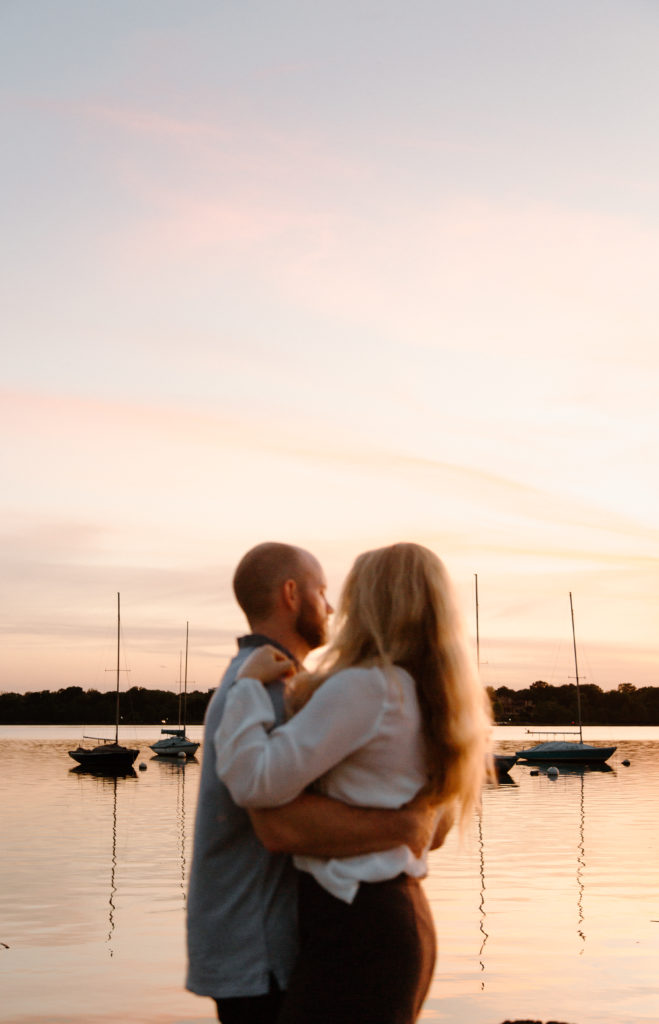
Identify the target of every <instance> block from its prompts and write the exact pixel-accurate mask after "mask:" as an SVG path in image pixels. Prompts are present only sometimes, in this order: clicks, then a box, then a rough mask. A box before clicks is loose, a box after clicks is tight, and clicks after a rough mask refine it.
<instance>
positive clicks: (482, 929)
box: [478, 811, 490, 992]
mask: <svg viewBox="0 0 659 1024" xmlns="http://www.w3.org/2000/svg"><path fill="white" fill-rule="evenodd" d="M478 851H479V859H480V877H481V892H480V903H479V905H478V912H479V915H480V918H479V922H478V930H479V931H480V933H481V935H482V937H483V939H482V942H481V948H480V949H479V951H478V957H479V963H480V968H481V972H482V973H485V946H486V944H487V940H488V939H489V937H490V936H489V933H488V932H487V931H486V929H485V919H486V917H487V914H486V912H485V888H486V886H485V843H484V841H483V813H482V811H481V812H480V813H479V815H478ZM484 989H485V978H481V992H482V991H484Z"/></svg>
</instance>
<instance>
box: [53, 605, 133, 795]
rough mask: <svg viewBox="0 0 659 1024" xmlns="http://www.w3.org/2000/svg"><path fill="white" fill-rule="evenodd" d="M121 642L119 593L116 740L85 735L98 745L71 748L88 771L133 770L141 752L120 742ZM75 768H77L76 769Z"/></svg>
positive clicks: (116, 771) (71, 752)
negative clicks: (97, 742) (96, 741)
mask: <svg viewBox="0 0 659 1024" xmlns="http://www.w3.org/2000/svg"><path fill="white" fill-rule="evenodd" d="M120 644H121V598H120V595H119V594H117V701H116V706H115V707H116V710H115V723H114V740H105V739H102V738H101V737H98V736H83V740H85V739H87V740H94V739H95V740H98V741H99V746H97V747H77V749H76V750H69V757H72V758H73V760H74V761H77V762H78V764H79V765H80V766H81V767H82V768H84V769H85V770H86V771H94V772H106V773H108V774H113V773H115V774H118V775H120V774H121V773H122V772H129V771H131V770H132V766H133V762H134V761H135V759H136V758H137V755H138V754H139V749H138V750H135V748H134V747H123V746H121V744H120V743H119V672H120V668H119V659H120V653H121V651H120ZM74 770H75V769H74Z"/></svg>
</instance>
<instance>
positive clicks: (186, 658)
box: [183, 622, 190, 731]
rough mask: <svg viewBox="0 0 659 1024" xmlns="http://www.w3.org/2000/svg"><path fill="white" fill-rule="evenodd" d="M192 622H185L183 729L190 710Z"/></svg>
mask: <svg viewBox="0 0 659 1024" xmlns="http://www.w3.org/2000/svg"><path fill="white" fill-rule="evenodd" d="M189 626H190V623H189V622H186V624H185V674H184V676H183V680H184V682H183V730H184V731H185V724H186V719H187V717H188V716H187V711H188V629H189Z"/></svg>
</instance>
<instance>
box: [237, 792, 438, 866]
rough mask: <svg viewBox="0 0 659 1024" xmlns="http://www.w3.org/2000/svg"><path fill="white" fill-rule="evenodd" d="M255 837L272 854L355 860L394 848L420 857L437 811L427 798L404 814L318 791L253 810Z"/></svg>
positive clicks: (412, 804) (404, 809)
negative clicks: (353, 803) (350, 858)
mask: <svg viewBox="0 0 659 1024" xmlns="http://www.w3.org/2000/svg"><path fill="white" fill-rule="evenodd" d="M249 815H250V818H251V820H252V825H253V827H254V831H255V832H256V835H257V836H258V838H259V839H260V841H261V842H262V843H263V845H264V846H265V848H266V849H267V850H270V852H271V853H299V854H306V855H307V856H310V857H355V856H358V855H359V854H362V853H378V852H379V851H380V850H391V849H393V848H394V847H395V846H401V845H405V846H409V847H410V849H411V850H412V851H413V853H415V854H416V855H417V856H418V855H420V854H421V853H422V851H423V850H424V849H425V848H426V847H427V846H428V845H429V843H430V841H431V839H432V837H433V836H434V834H435V827H436V822H437V808H436V807H433V806H432V805H431V803H430V801H429V800H428V798H427V797H426V796H425V795H421V796H418V797H415V799H414V800H413V801H411V802H410V803H409V804H406V805H405V806H404V807H401V808H400V809H399V810H386V809H384V808H377V807H353V806H351V805H350V804H344V803H341V802H340V801H339V800H332V799H331V798H330V797H326V796H321V795H320V794H318V793H306V792H305V793H301V794H300V796H298V797H297V799H295V800H293V801H291V803H288V804H284V806H283V807H271V808H266V809H262V810H255V809H251V810H250V811H249Z"/></svg>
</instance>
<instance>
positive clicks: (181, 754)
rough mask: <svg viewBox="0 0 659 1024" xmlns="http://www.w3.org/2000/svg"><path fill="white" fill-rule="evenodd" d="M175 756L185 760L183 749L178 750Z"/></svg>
mask: <svg viewBox="0 0 659 1024" xmlns="http://www.w3.org/2000/svg"><path fill="white" fill-rule="evenodd" d="M176 756H177V757H181V758H183V760H184V761H185V750H179V752H178V754H177V755H176Z"/></svg>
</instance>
